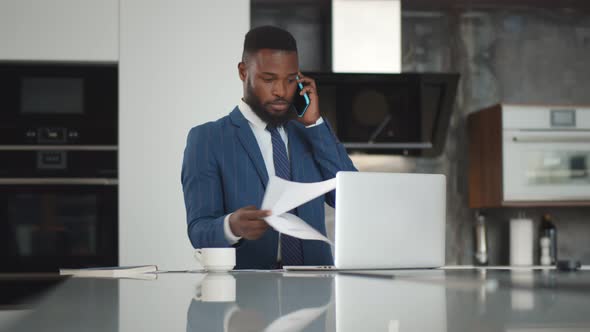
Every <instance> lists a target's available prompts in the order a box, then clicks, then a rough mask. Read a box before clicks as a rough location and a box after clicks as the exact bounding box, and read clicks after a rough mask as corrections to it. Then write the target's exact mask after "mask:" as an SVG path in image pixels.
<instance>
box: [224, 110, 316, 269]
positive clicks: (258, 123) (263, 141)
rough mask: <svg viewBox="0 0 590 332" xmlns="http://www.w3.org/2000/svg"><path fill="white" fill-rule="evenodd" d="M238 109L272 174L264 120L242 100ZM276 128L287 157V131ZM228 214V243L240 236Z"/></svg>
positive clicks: (270, 149)
mask: <svg viewBox="0 0 590 332" xmlns="http://www.w3.org/2000/svg"><path fill="white" fill-rule="evenodd" d="M238 109H239V110H240V112H242V115H243V116H244V117H245V118H246V120H248V124H249V125H250V128H251V129H252V132H253V133H254V137H255V138H256V142H257V143H258V147H259V148H260V153H261V154H262V159H264V166H266V172H267V173H268V176H271V175H274V174H275V165H274V161H273V157H272V152H273V151H272V139H271V136H270V132H269V131H268V130H266V122H264V121H262V119H260V118H259V117H258V115H256V113H254V111H253V110H252V108H250V105H248V104H246V103H245V102H244V101H243V100H240V103H239V104H238ZM322 123H324V119H323V118H321V117H320V118H319V119H318V121H316V123H314V124H312V125H309V126H307V128H311V127H314V126H317V125H320V124H322ZM277 129H278V131H279V134H280V135H281V138H282V139H283V141H284V142H285V147H286V148H287V158H289V148H288V147H289V138H288V137H287V132H286V131H285V129H284V128H283V127H282V126H280V127H278V128H277ZM230 216H231V213H230V214H228V215H227V216H225V219H224V220H223V230H224V233H225V238H226V240H227V241H228V242H229V244H235V243H237V242H238V241H239V240H240V239H241V237H238V236H235V235H234V234H233V233H232V232H231V228H230V227H229V217H230ZM279 239H280V237H279ZM280 243H281V242H280V240H279V252H278V256H277V257H278V259H279V260H280V258H281V256H280V254H281V250H280Z"/></svg>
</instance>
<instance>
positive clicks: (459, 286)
mask: <svg viewBox="0 0 590 332" xmlns="http://www.w3.org/2000/svg"><path fill="white" fill-rule="evenodd" d="M588 295H590V272H588V271H578V272H570V273H563V272H557V271H506V270H487V271H485V270H478V269H471V270H447V271H442V270H408V271H399V270H398V271H356V272H354V273H352V272H349V273H336V272H331V273H330V272H322V273H314V272H284V273H281V272H232V273H219V274H216V273H209V274H204V273H169V274H159V275H158V278H157V279H155V280H132V279H82V278H79V279H75V278H72V279H69V280H67V281H65V282H64V283H62V284H60V285H58V286H57V287H56V288H55V289H54V290H53V291H51V292H50V293H49V294H48V295H46V296H45V297H43V298H42V299H40V300H39V301H38V302H37V303H36V304H35V305H34V307H33V310H30V311H29V312H28V313H27V314H26V315H23V316H22V317H20V318H19V320H18V321H17V322H16V324H15V325H12V326H10V331H37V330H42V331H80V330H85V331H139V330H141V331H163V330H165V331H179V330H181V331H338V332H342V331H344V332H345V331H404V332H406V331H408V332H411V331H441V332H442V331H525V330H526V331H536V330H538V331H540V330H546V329H548V328H550V329H553V330H560V331H563V330H566V331H568V330H569V331H574V330H575V331H580V330H588V329H590V308H588V306H587V305H586V303H587V299H588ZM1 311H2V308H0V312H1ZM0 317H1V316H0ZM1 328H2V325H0V329H1Z"/></svg>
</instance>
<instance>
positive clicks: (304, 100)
mask: <svg viewBox="0 0 590 332" xmlns="http://www.w3.org/2000/svg"><path fill="white" fill-rule="evenodd" d="M297 80H299V76H297ZM302 90H303V83H301V82H297V92H295V97H294V98H293V108H294V109H295V112H296V113H297V116H298V117H300V118H301V117H303V115H304V114H305V111H307V108H308V107H309V96H308V95H307V92H306V93H304V94H303V95H301V91H302Z"/></svg>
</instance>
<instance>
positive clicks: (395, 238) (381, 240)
mask: <svg viewBox="0 0 590 332" xmlns="http://www.w3.org/2000/svg"><path fill="white" fill-rule="evenodd" d="M445 220H446V178H445V176H444V175H440V174H413V173H410V174H408V173H362V172H339V173H338V174H337V176H336V237H335V242H336V243H335V244H336V252H335V260H336V262H335V263H336V264H335V265H336V268H338V269H386V268H433V267H440V266H443V265H444V264H445Z"/></svg>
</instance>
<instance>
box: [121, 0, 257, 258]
mask: <svg viewBox="0 0 590 332" xmlns="http://www.w3.org/2000/svg"><path fill="white" fill-rule="evenodd" d="M249 28H250V1H244V0H215V1H210V0H171V1H146V0H121V49H120V50H121V57H120V61H119V202H120V204H119V263H120V264H121V265H141V264H157V265H158V267H159V268H160V269H187V268H193V269H194V268H197V263H196V261H195V259H194V258H193V251H194V250H193V248H192V246H191V244H190V241H189V239H188V235H187V222H186V213H185V208H184V201H183V196H182V186H181V183H180V169H181V165H182V157H183V152H184V147H185V145H186V137H187V134H188V131H189V129H190V128H191V127H193V126H196V125H198V124H201V123H204V122H206V121H212V120H216V119H218V118H220V117H222V116H224V115H227V114H229V112H230V111H231V110H232V109H233V108H234V107H235V106H236V105H237V104H238V102H239V101H240V97H241V96H242V82H241V81H240V79H239V76H238V62H239V61H240V60H241V57H242V47H243V44H244V35H245V34H246V32H248V29H249Z"/></svg>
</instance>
